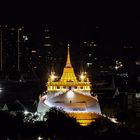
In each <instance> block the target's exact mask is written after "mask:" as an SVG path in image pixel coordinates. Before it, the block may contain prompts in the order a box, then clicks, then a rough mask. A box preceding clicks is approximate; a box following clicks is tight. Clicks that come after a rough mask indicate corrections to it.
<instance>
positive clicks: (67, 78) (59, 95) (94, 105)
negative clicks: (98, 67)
mask: <svg viewBox="0 0 140 140" xmlns="http://www.w3.org/2000/svg"><path fill="white" fill-rule="evenodd" d="M46 86H47V91H46V94H45V95H43V96H42V97H41V98H40V101H39V104H38V109H37V112H38V113H41V114H42V115H43V114H45V112H46V111H49V109H50V108H51V107H56V108H61V109H63V110H64V111H65V112H66V113H68V114H69V116H72V117H75V118H76V120H77V121H78V122H79V123H80V124H81V125H87V124H89V123H90V122H92V121H95V118H97V117H100V115H101V110H100V105H99V102H98V98H97V96H95V97H93V96H92V95H91V94H90V87H91V84H90V81H89V79H88V77H87V73H86V72H82V73H81V75H80V76H79V78H77V77H76V75H75V72H74V69H73V67H72V64H71V60H70V48H69V45H68V53H67V61H66V65H65V67H64V70H63V74H62V76H61V77H60V78H58V77H57V76H56V75H55V73H54V72H51V74H50V76H49V79H48V82H47V85H46Z"/></svg>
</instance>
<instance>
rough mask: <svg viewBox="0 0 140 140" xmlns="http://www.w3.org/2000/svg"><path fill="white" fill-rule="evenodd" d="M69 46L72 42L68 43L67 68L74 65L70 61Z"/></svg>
mask: <svg viewBox="0 0 140 140" xmlns="http://www.w3.org/2000/svg"><path fill="white" fill-rule="evenodd" d="M69 46H70V44H68V53H67V62H66V66H65V67H67V68H69V67H72V65H71V61H70V50H69Z"/></svg>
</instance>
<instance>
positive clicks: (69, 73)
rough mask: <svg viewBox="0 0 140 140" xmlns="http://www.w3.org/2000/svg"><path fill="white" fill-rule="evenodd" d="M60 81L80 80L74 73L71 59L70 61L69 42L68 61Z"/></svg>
mask: <svg viewBox="0 0 140 140" xmlns="http://www.w3.org/2000/svg"><path fill="white" fill-rule="evenodd" d="M60 82H78V81H77V79H76V76H75V73H74V69H73V67H72V65H71V61H70V50H69V44H68V53H67V62H66V65H65V68H64V70H63V74H62V77H61V79H60Z"/></svg>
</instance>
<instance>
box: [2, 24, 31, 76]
mask: <svg viewBox="0 0 140 140" xmlns="http://www.w3.org/2000/svg"><path fill="white" fill-rule="evenodd" d="M0 31H1V38H0V42H1V43H0V48H1V49H0V50H1V53H0V55H1V56H0V58H1V72H3V73H5V74H6V75H10V76H12V78H14V76H16V75H18V73H24V72H26V70H27V69H26V68H27V63H28V57H29V56H28V49H29V46H28V45H27V40H28V37H27V35H26V33H25V29H24V27H23V26H22V27H13V26H7V25H5V26H1V28H0ZM15 72H18V73H16V74H15V75H14V74H13V73H15Z"/></svg>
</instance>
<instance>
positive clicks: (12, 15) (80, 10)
mask: <svg viewBox="0 0 140 140" xmlns="http://www.w3.org/2000/svg"><path fill="white" fill-rule="evenodd" d="M0 19H1V20H0V23H1V24H12V25H25V26H26V27H27V28H29V29H30V30H32V31H34V32H36V33H37V32H39V30H40V29H41V28H42V27H44V26H45V25H46V24H47V25H49V26H50V27H51V28H53V30H54V31H55V33H56V35H57V37H58V38H59V39H60V40H61V39H65V40H70V41H77V40H82V39H83V38H84V37H87V38H92V37H93V35H94V34H95V35H96V34H97V35H98V37H99V38H100V40H103V41H104V42H106V44H108V47H109V46H113V45H114V46H115V45H116V46H121V45H123V44H130V45H131V44H132V45H135V46H136V47H137V48H138V46H139V44H140V43H139V34H140V8H139V6H138V3H134V2H128V1H127V2H111V1H105V2H102V1H98V2H97V1H94V2H92V3H89V2H87V1H85V2H72V1H71V2H68V1H67V2H66V1H65V2H64V1H59V2H55V1H51V2H50V1H43V0H42V1H41V0H39V1H33V0H30V1H27V0H24V1H12V2H9V1H8V0H4V1H3V2H1V4H0ZM93 38H94V37H93Z"/></svg>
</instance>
